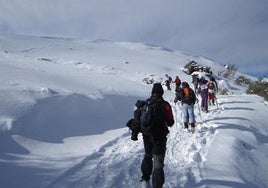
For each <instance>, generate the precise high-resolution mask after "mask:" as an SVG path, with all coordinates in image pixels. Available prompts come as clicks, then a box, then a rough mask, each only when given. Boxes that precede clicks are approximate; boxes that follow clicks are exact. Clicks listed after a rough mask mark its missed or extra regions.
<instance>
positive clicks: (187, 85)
mask: <svg viewBox="0 0 268 188" xmlns="http://www.w3.org/2000/svg"><path fill="white" fill-rule="evenodd" d="M181 86H182V87H189V84H188V83H187V82H182V83H181Z"/></svg>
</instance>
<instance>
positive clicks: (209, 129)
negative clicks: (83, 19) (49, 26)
mask: <svg viewBox="0 0 268 188" xmlns="http://www.w3.org/2000/svg"><path fill="white" fill-rule="evenodd" d="M0 43H1V45H0V78H1V79H0V187H1V188H2V187H3V188H17V187H20V188H36V187H40V188H44V187H46V188H54V187H55V188H65V187H69V188H74V187H75V188H84V187H85V188H89V187H91V188H123V187H124V188H125V187H130V188H132V187H133V188H137V187H140V182H139V180H140V177H141V172H140V164H141V161H142V158H143V155H144V151H143V143H142V136H141V135H139V140H138V141H136V142H134V141H131V140H130V131H129V130H128V129H127V128H126V127H125V124H126V122H127V121H128V120H129V119H130V118H131V117H132V115H133V106H134V104H135V102H136V100H138V99H146V98H147V97H149V96H150V94H151V86H152V84H151V83H152V82H161V83H162V84H163V88H164V90H165V93H164V99H165V100H167V101H168V102H169V103H170V104H171V106H172V109H173V114H174V117H175V120H176V123H175V125H174V126H173V127H172V128H170V134H169V135H168V143H167V152H166V158H165V167H164V170H165V173H166V182H165V184H164V188H178V187H186V188H192V187H217V188H218V187H235V188H242V187H243V188H252V187H256V188H263V187H268V170H267V169H268V163H267V156H268V128H267V114H268V107H267V102H266V103H265V102H264V101H263V98H261V97H258V96H254V95H252V96H251V95H245V94H244V93H245V90H246V88H245V87H244V86H238V85H236V84H235V83H234V81H233V80H232V79H225V78H222V77H220V76H218V75H216V76H215V77H216V79H217V81H218V83H219V87H220V88H221V89H228V90H230V92H229V93H228V94H229V95H217V103H216V105H215V106H209V113H204V112H202V111H201V110H200V103H201V100H200V98H199V104H196V105H195V115H196V121H197V128H196V129H197V130H196V131H195V132H194V133H193V134H192V133H189V132H187V131H184V130H183V129H182V113H181V105H180V104H179V103H177V104H174V102H173V101H174V96H175V92H174V90H175V84H173V83H172V84H171V88H172V91H167V90H166V87H165V86H164V82H165V74H168V75H170V76H171V77H172V78H175V76H177V75H178V76H179V77H180V79H181V80H182V81H187V82H188V83H189V84H190V85H191V81H192V78H191V76H189V75H186V74H184V73H183V72H182V71H181V69H182V68H183V67H184V65H185V64H186V63H188V62H189V61H191V60H194V61H196V62H198V63H200V65H202V66H211V68H212V71H213V72H214V73H217V72H218V71H220V70H222V68H223V67H222V66H221V65H219V64H217V63H216V62H214V61H212V60H209V59H206V58H203V57H199V56H194V55H190V54H186V53H181V52H179V51H173V50H167V49H163V48H161V47H155V46H148V45H145V44H142V43H124V42H112V41H102V40H100V41H96V42H89V41H86V40H82V39H64V38H50V37H45V38H44V37H41V38H40V37H21V36H16V37H12V36H0ZM237 74H238V75H239V73H237ZM191 86H192V85H191Z"/></svg>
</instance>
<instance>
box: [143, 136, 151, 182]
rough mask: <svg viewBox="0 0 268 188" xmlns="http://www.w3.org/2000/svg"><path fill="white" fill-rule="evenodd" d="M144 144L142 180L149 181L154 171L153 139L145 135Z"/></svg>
mask: <svg viewBox="0 0 268 188" xmlns="http://www.w3.org/2000/svg"><path fill="white" fill-rule="evenodd" d="M143 144H144V150H145V154H144V158H143V160H142V163H141V172H142V177H141V180H144V181H149V180H150V176H151V174H152V170H153V160H152V158H153V155H152V149H153V144H152V141H151V137H150V136H145V135H143Z"/></svg>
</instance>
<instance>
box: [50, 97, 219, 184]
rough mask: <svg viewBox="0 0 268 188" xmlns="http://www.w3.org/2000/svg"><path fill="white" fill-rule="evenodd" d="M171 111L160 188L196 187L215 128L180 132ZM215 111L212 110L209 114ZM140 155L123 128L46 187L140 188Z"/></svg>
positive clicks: (201, 126)
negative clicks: (121, 131) (121, 133)
mask: <svg viewBox="0 0 268 188" xmlns="http://www.w3.org/2000/svg"><path fill="white" fill-rule="evenodd" d="M173 97H174V93H173V92H166V94H165V98H166V100H167V101H169V102H170V103H171V104H172V102H171V101H172V100H173ZM175 107H176V108H175ZM172 108H173V113H175V112H176V113H178V114H177V115H176V125H174V126H173V127H172V128H171V129H170V134H169V136H168V143H167V152H166V159H165V168H164V170H165V173H166V183H165V184H164V187H170V188H174V187H185V186H186V187H187V186H190V185H191V184H194V183H196V181H198V179H199V177H200V168H201V167H200V164H201V163H202V162H203V161H204V160H205V159H206V154H207V152H208V151H207V149H208V148H209V145H210V144H211V142H212V141H213V139H214V133H215V128H213V126H210V125H209V123H205V122H202V123H200V124H199V125H198V127H197V130H196V132H195V133H193V134H192V133H189V132H187V131H184V130H182V124H181V117H180V116H181V114H180V109H179V107H178V105H177V106H175V105H174V104H172ZM196 108H197V107H196ZM213 108H214V107H213ZM195 110H197V109H195ZM218 111H219V110H217V109H215V108H214V109H212V110H211V113H218ZM203 115H204V114H203ZM174 116H175V115H174ZM206 116H207V117H209V115H206ZM206 116H204V119H206V118H207V117H206ZM212 116H213V114H212ZM143 155H144V151H143V143H142V136H141V134H139V139H138V141H136V142H134V141H132V140H130V132H129V130H128V129H127V128H125V134H123V135H122V136H121V137H119V138H115V139H114V140H113V141H111V142H109V143H108V144H105V145H104V146H102V147H101V148H100V149H99V150H98V151H96V152H95V153H93V154H91V155H90V156H88V157H86V158H85V159H84V160H83V161H82V162H81V163H79V164H77V165H75V166H74V167H72V168H70V169H69V170H67V171H66V172H65V173H64V174H62V175H61V176H60V177H58V178H57V179H55V181H53V182H52V183H51V184H49V185H48V186H47V187H53V188H54V187H55V188H63V187H70V188H71V187H79V188H89V187H92V188H95V187H102V188H108V187H109V188H111V187H114V188H121V187H122V188H123V187H140V182H139V180H140V177H141V172H140V164H141V161H142V159H143ZM178 172H179V173H178Z"/></svg>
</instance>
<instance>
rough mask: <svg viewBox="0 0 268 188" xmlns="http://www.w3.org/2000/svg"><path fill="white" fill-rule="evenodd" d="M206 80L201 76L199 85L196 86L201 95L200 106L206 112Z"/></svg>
mask: <svg viewBox="0 0 268 188" xmlns="http://www.w3.org/2000/svg"><path fill="white" fill-rule="evenodd" d="M207 82H208V81H207V80H206V79H204V78H201V80H200V85H199V88H198V93H199V94H200V95H201V98H202V100H201V108H202V110H203V111H204V112H206V113H207V112H208V86H207Z"/></svg>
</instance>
